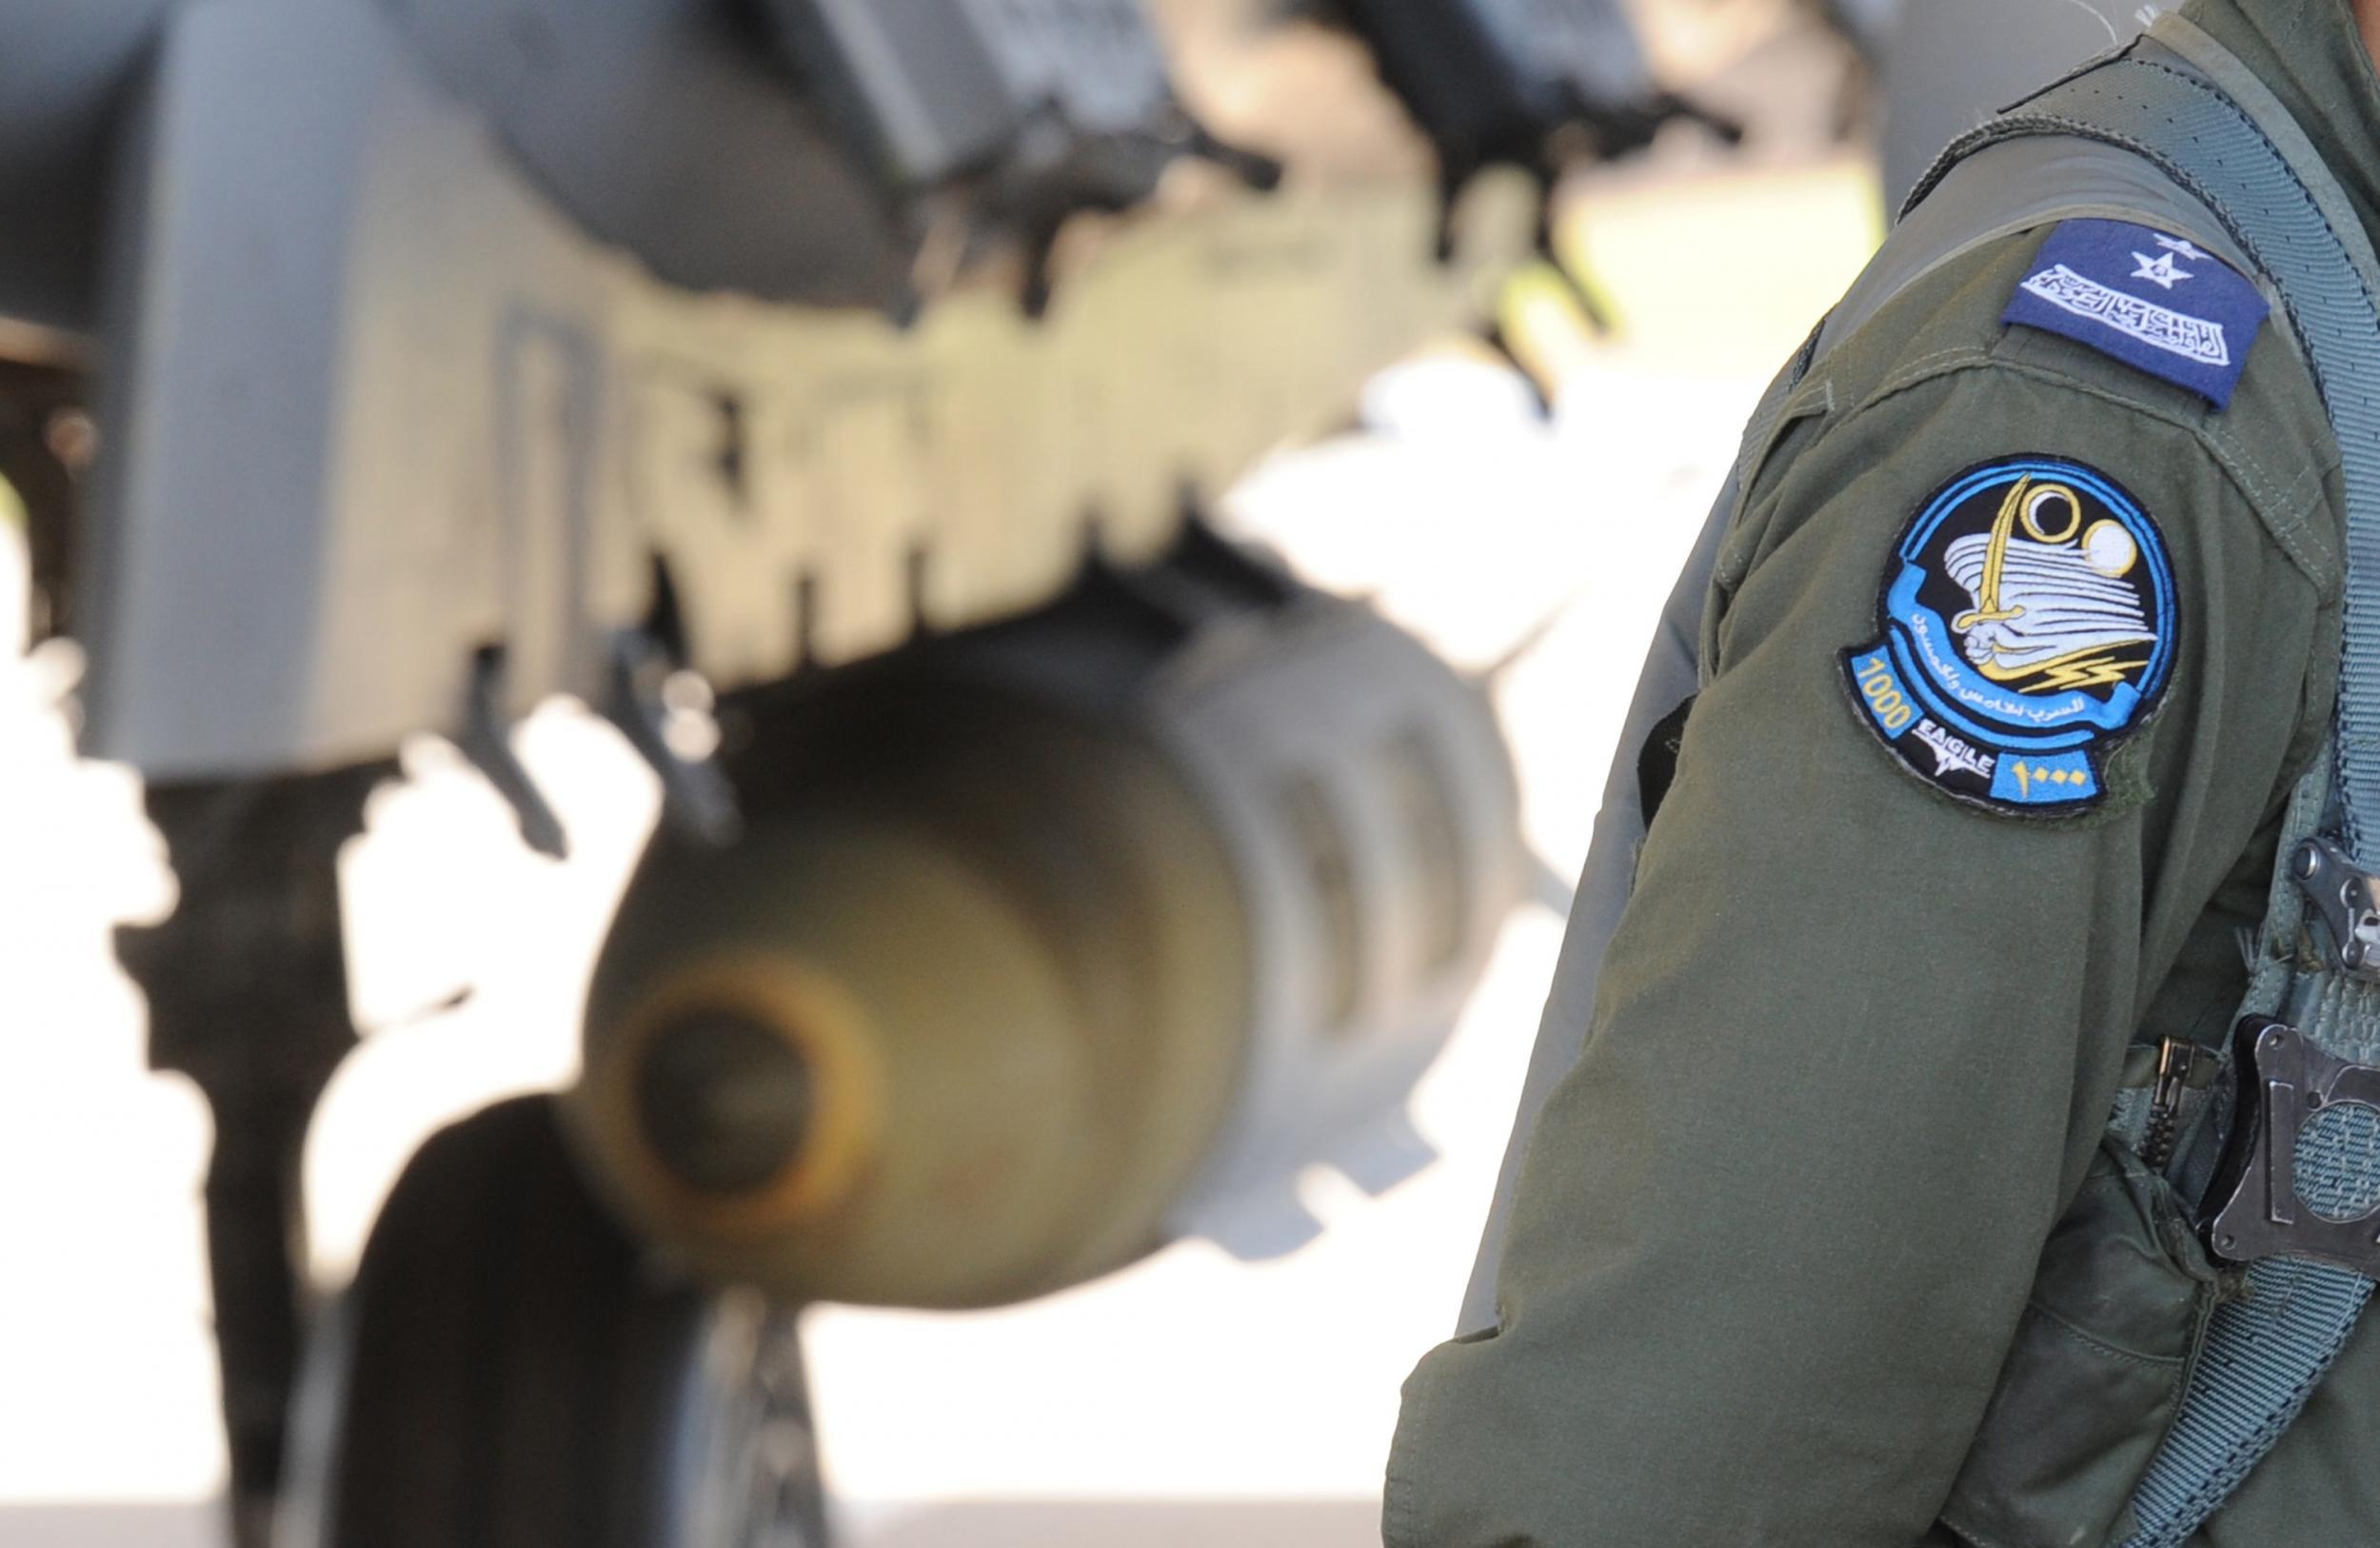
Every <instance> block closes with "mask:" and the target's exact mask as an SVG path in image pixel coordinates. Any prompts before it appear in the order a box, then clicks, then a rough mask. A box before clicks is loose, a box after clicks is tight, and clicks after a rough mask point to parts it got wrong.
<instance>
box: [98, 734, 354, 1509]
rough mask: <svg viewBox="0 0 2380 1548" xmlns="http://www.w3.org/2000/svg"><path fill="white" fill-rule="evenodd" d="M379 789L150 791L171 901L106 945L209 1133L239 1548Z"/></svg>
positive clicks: (213, 1265)
mask: <svg viewBox="0 0 2380 1548" xmlns="http://www.w3.org/2000/svg"><path fill="white" fill-rule="evenodd" d="M391 772H393V770H392V768H391V766H390V765H387V764H365V765H361V766H358V767H355V768H349V769H342V770H339V771H337V772H334V773H329V774H319V775H307V776H298V777H293V778H288V779H278V780H262V781H255V782H248V783H241V784H174V785H154V786H151V787H150V789H149V818H150V820H151V821H152V822H154V823H155V824H157V827H158V829H159V831H160V832H162V833H163V834H164V835H165V839H166V843H167V847H168V850H169V853H170V855H171V858H172V862H173V867H174V871H175V873H176V874H177V875H178V876H179V877H180V879H181V884H182V899H181V903H180V904H179V906H177V907H176V908H175V910H174V913H173V916H172V917H171V918H170V919H169V920H167V921H166V922H165V923H163V924H160V925H156V926H154V927H149V928H139V929H123V930H119V931H117V932H116V955H117V957H118V958H119V959H120V960H121V961H122V963H124V968H125V971H126V972H127V973H128V974H129V975H130V977H131V979H132V981H133V982H135V983H137V984H139V985H140V987H141V989H142V990H143V992H144V993H146V994H147V996H148V997H149V1063H150V1065H151V1066H152V1067H153V1068H156V1069H160V1070H173V1071H177V1072H179V1073H181V1074H184V1075H188V1077H190V1079H191V1080H193V1081H194V1082H197V1083H198V1087H199V1089H200V1090H201V1091H203V1092H204V1093H205V1094H206V1097H207V1101H208V1106H209V1107H211V1108H212V1109H213V1112H214V1117H215V1149H214V1156H213V1158H212V1160H211V1161H210V1163H209V1165H208V1171H207V1239H208V1240H207V1257H208V1271H209V1277H210V1280H211V1284H212V1288H213V1292H214V1303H215V1339H216V1347H217V1358H218V1359H219V1360H220V1362H221V1367H222V1373H223V1411H224V1424H225V1429H226V1432H227V1439H228V1445H229V1450H230V1459H231V1514H232V1539H233V1541H234V1542H235V1543H236V1544H237V1545H238V1548H264V1544H265V1542H266V1540H267V1532H268V1520H269V1517H270V1512H271V1506H272V1500H273V1498H274V1497H275V1495H276V1493H277V1492H278V1490H279V1487H280V1481H281V1466H282V1451H283V1438H284V1435H285V1432H286V1428H287V1415H288V1396H289V1391H290V1387H291V1384H292V1382H293V1380H294V1379H295V1374H296V1370H297V1359H298V1348H299V1343H300V1285H301V1282H302V1281H301V1278H300V1274H301V1270H300V1267H299V1265H300V1264H302V1263H303V1262H304V1260H305V1257H306V1244H305V1210H304V1201H303V1199H302V1198H301V1196H300V1180H299V1159H300V1153H301V1151H302V1150H303V1148H304V1145H305V1142H306V1128H307V1122H308V1121H310V1120H311V1119H312V1117H313V1113H314V1104H315V1102H316V1101H317V1100H318V1099H319V1098H320V1097H321V1096H322V1093H323V1088H324V1087H325V1086H326V1085H327V1084H328V1083H329V1081H330V1076H331V1072H332V1071H333V1070H335V1069H336V1068H337V1067H338V1065H339V1061H340V1060H341V1059H343V1058H345V1057H346V1056H347V1050H348V1048H350V1047H351V1046H353V1044H354V1042H355V1031H354V1028H353V1027H352V1025H350V1024H349V1022H348V1018H347V959H346V955H345V949H344V946H343V944H342V941H341V936H340V920H339V876H338V858H339V846H340V845H341V844H342V843H346V842H347V839H348V838H349V837H350V836H352V835H353V834H355V833H357V832H359V831H360V830H361V829H362V827H363V813H364V800H365V797H367V795H369V794H370V793H371V789H372V787H373V786H374V785H375V784H379V783H380V781H381V780H382V779H384V778H386V777H387V775H388V774H389V773H391Z"/></svg>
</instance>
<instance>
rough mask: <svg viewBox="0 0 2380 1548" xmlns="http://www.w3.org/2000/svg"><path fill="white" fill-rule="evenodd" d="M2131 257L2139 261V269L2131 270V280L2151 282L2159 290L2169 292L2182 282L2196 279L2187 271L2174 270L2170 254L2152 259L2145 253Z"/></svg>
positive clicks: (2137, 253)
mask: <svg viewBox="0 0 2380 1548" xmlns="http://www.w3.org/2000/svg"><path fill="white" fill-rule="evenodd" d="M2132 256H2133V257H2134V258H2136V259H2138V260H2139V261H2140V267H2139V268H2135V269H2133V270H2132V278H2134V279H2136V280H2153V281H2155V282H2156V284H2157V288H2159V289H2164V290H2171V289H2172V288H2173V287H2175V286H2177V285H2179V284H2181V283H2182V282H2183V281H2184V280H2194V279H2196V278H2197V277H2198V276H2197V275H2195V274H2192V272H2191V271H2190V270H2189V269H2186V268H2174V267H2173V255H2172V253H2170V252H2169V253H2165V254H2163V255H2161V256H2159V257H2156V258H2152V257H2150V256H2149V255H2148V254H2147V253H2145V252H2135V253H2133V254H2132Z"/></svg>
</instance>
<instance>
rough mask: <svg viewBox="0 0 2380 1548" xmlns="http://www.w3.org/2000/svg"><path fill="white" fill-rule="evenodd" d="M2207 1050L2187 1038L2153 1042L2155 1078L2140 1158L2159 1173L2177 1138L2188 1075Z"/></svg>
mask: <svg viewBox="0 0 2380 1548" xmlns="http://www.w3.org/2000/svg"><path fill="white" fill-rule="evenodd" d="M2206 1056H2207V1050H2206V1049H2204V1048H2202V1047H2200V1046H2199V1045H2198V1044H2197V1043H2196V1042H2192V1041H2191V1040H2190V1039H2188V1038H2166V1039H2164V1040H2163V1041H2161V1042H2158V1044H2157V1080H2156V1084H2155V1086H2154V1087H2153V1088H2152V1093H2151V1096H2150V1099H2149V1123H2148V1126H2147V1128H2145V1129H2144V1130H2143V1131H2142V1132H2141V1137H2140V1159H2141V1160H2142V1161H2146V1162H2148V1164H2149V1166H2150V1167H2151V1168H2152V1170H2155V1171H2159V1172H2162V1171H2164V1170H2165V1168H2166V1167H2167V1165H2168V1164H2170V1163H2171V1162H2172V1160H2173V1143H2174V1141H2175V1140H2176V1139H2178V1138H2179V1137H2180V1133H2181V1120H2182V1099H2183V1097H2184V1096H2185V1095H2187V1094H2188V1092H2189V1090H2190V1082H2191V1077H2192V1076H2193V1075H2195V1074H2196V1073H2197V1070H2198V1061H2199V1060H2200V1059H2201V1058H2202V1057H2206Z"/></svg>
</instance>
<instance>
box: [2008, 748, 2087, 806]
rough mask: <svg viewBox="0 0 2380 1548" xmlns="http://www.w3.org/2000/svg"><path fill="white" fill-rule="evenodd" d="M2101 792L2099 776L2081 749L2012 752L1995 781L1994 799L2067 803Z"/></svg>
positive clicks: (2021, 803) (2029, 803)
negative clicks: (2078, 751)
mask: <svg viewBox="0 0 2380 1548" xmlns="http://www.w3.org/2000/svg"><path fill="white" fill-rule="evenodd" d="M2098 793H2099V776H2098V774H2097V773H2096V772H2095V771H2094V770H2093V769H2092V766H2091V760H2090V759H2088V758H2086V757H2084V756H2083V755H2082V754H2080V753H2051V754H2049V755H2047V756H2043V755H2042V754H2039V753H2015V752H2012V753H2009V754H2008V755H2007V756H2005V757H2003V758H2002V759H2001V760H2000V763H1999V769H1998V772H1997V775H1996V777H1995V778H1994V779H1993V782H1992V799H1993V800H1994V801H2005V802H2009V803H2012V804H2015V805H2019V806H2067V805H2072V804H2074V803H2076V802H2080V801H2089V800H2092V798H2093V797H2095V796H2097V795H2098Z"/></svg>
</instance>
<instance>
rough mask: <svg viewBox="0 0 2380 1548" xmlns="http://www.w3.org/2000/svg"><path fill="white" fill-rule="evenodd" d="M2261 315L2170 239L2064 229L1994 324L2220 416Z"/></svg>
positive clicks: (2236, 287)
mask: <svg viewBox="0 0 2380 1548" xmlns="http://www.w3.org/2000/svg"><path fill="white" fill-rule="evenodd" d="M2269 315H2271V307H2270V306H2269V305H2267V303H2266V301H2265V298H2264V296H2263V294H2262V293H2261V292H2259V291H2258V290H2257V288H2256V287H2255V285H2254V284H2253V282H2251V280H2249V279H2248V277H2247V276H2246V275H2244V274H2242V273H2240V272H2239V271H2238V270H2237V269H2235V268H2231V266H2230V265H2229V264H2227V263H2225V262H2224V261H2223V260H2222V259H2220V258H2217V257H2215V256H2214V254H2212V253H2211V252H2208V251H2206V250H2205V249H2203V248H2198V247H2196V246H2193V245H2192V243H2190V242H2188V241H2186V240H2184V239H2182V238H2180V237H2175V236H2167V235H2165V234H2164V233H2162V232H2160V231H2156V230H2152V229H2151V228H2148V227H2146V226H2134V225H2132V224H2131V223H2129V222H2126V221H2114V220H2070V221H2068V222H2066V223H2065V224H2064V225H2062V226H2060V227H2059V228H2057V229H2056V230H2055V231H2053V232H2052V233H2051V234H2050V240H2049V241H2047V242H2046V243H2044V244H2042V247H2041V256H2040V257H2039V258H2037V259H2036V260H2034V262H2033V268H2032V270H2031V272H2029V273H2028V274H2027V276H2026V278H2025V282H2024V284H2023V285H2021V286H2019V287H2018V288H2017V290H2016V297H2015V299H2014V300H2013V301H2011V302H2010V303H2009V304H2008V310H2007V311H2006V312H2004V313H2002V314H2001V317H2000V320H2001V321H2002V322H2004V323H2021V324H2023V325H2024V326H2025V327H2037V328H2041V329H2043V330H2044V331H2046V332H2050V333H2055V334H2058V335H2060V336H2061V337H2064V338H2069V339H2073V341H2074V342H2075V343H2077V344H2086V345H2089V346H2090V347H2092V348H2093V349H2096V350H2098V351H2100V352H2101V353H2102V354H2109V355H2113V356H2114V357H2115V358H2116V359H2118V360H2120V361H2122V362H2124V364H2126V365H2127V366H2131V367H2135V368H2137V369H2139V370H2143V371H2146V372H2148V373H2149V374H2150V375H2151V376H2153V377H2156V378H2157V379H2158V380H2160V381H2165V382H2172V384H2174V385H2175V386H2176V387H2188V388H2189V389H2190V390H2191V391H2192V392H2196V393H2198V394H2200V395H2201V396H2203V397H2205V398H2206V399H2207V401H2208V402H2210V403H2211V404H2213V405H2214V406H2215V407H2217V408H2226V407H2230V406H2231V393H2232V391H2233V390H2234V389H2235V388H2236V387H2238V386H2239V378H2240V373H2241V372H2243V371H2245V370H2246V369H2247V368H2248V350H2249V347H2250V346H2251V345H2253V344H2254V343H2255V342H2256V334H2257V332H2258V331H2259V330H2261V329H2262V328H2263V327H2264V324H2265V319H2266V318H2267V317H2268V316H2269Z"/></svg>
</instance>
